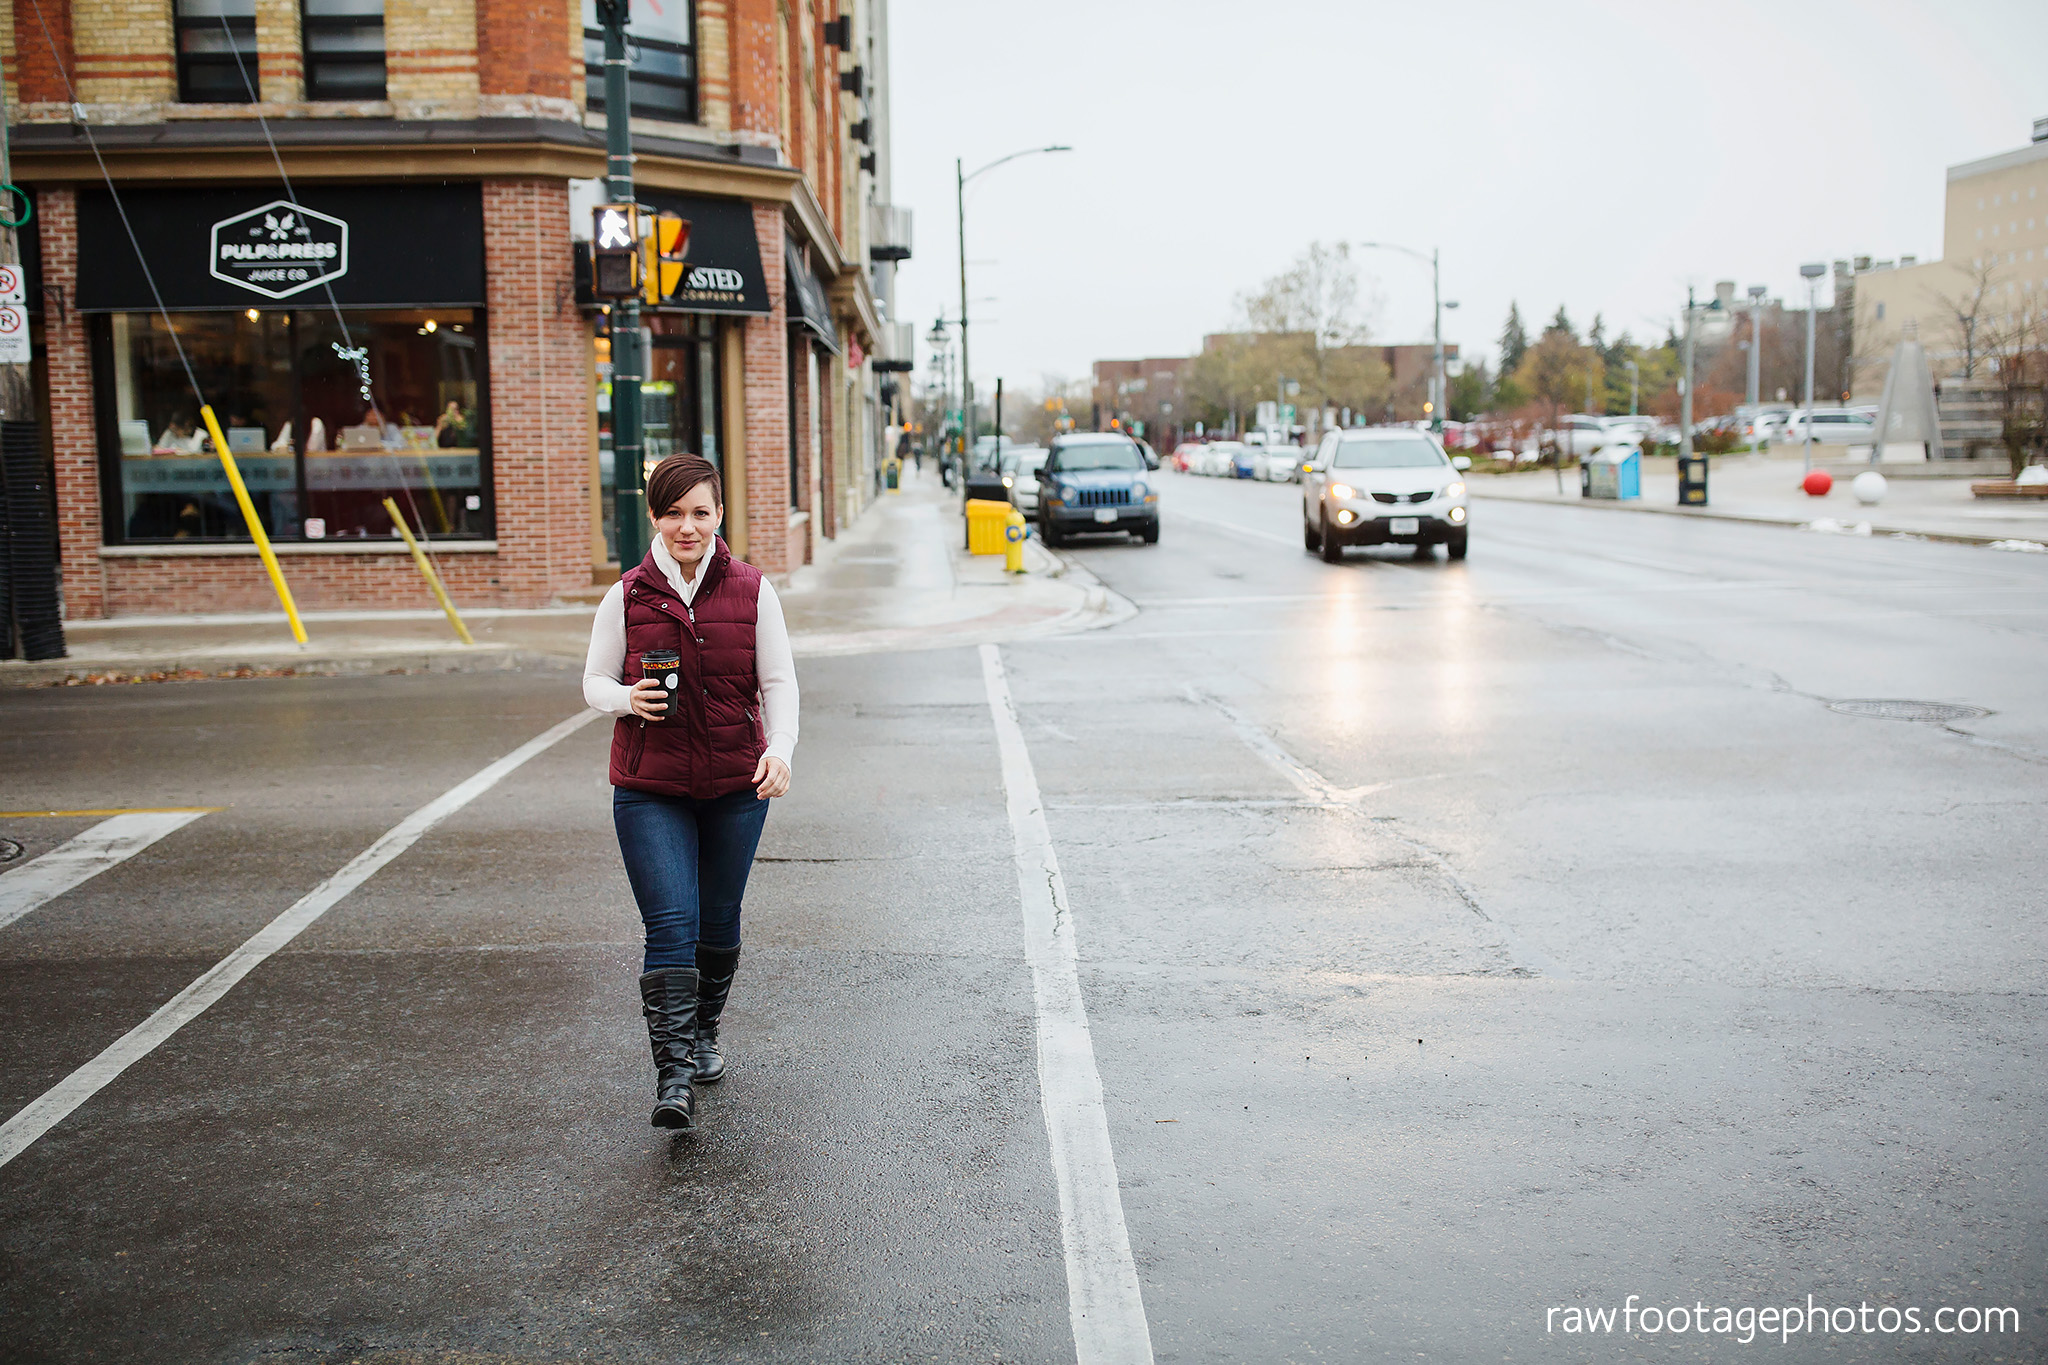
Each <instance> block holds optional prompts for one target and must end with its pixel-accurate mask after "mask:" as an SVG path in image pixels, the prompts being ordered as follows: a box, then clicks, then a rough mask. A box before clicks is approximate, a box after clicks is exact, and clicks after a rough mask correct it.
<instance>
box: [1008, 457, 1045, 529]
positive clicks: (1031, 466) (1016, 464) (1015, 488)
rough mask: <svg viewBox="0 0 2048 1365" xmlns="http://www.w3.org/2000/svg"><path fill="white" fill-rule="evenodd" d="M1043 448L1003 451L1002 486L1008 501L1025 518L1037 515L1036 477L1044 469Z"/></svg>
mask: <svg viewBox="0 0 2048 1365" xmlns="http://www.w3.org/2000/svg"><path fill="white" fill-rule="evenodd" d="M1045 457H1046V449H1045V447H1044V446H1009V447H1006V448H1005V449H1004V451H1003V486H1004V487H1005V488H1008V489H1009V490H1010V501H1011V502H1013V503H1015V504H1016V505H1017V510H1018V511H1020V512H1022V513H1023V514H1024V515H1025V516H1027V517H1033V516H1037V515H1038V475H1039V472H1040V471H1041V470H1043V469H1044V468H1045Z"/></svg>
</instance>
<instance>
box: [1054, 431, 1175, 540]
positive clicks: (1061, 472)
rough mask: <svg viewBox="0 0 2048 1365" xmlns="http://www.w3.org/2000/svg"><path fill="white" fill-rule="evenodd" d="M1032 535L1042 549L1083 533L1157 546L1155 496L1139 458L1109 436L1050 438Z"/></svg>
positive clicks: (1134, 449)
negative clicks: (1123, 536) (1126, 537)
mask: <svg viewBox="0 0 2048 1365" xmlns="http://www.w3.org/2000/svg"><path fill="white" fill-rule="evenodd" d="M1038 485H1039V498H1038V534H1039V536H1040V537H1041V538H1042V539H1043V540H1044V541H1045V543H1046V544H1047V545H1052V546H1057V545H1060V544H1063V543H1064V542H1065V541H1066V538H1067V537H1068V536H1070V535H1074V534H1076V533H1079V532H1085V531H1120V532H1124V533H1126V534H1132V535H1137V536H1140V537H1142V538H1143V539H1144V542H1145V543H1146V544H1147V545H1156V544H1158V543H1159V494H1158V492H1157V490H1156V489H1155V487H1154V482H1153V476H1152V472H1151V471H1150V470H1148V469H1147V468H1146V467H1145V456H1144V454H1143V452H1141V451H1140V450H1139V449H1138V446H1137V443H1136V442H1135V441H1133V440H1131V438H1130V437H1128V436H1122V435H1119V434H1117V433H1115V432H1109V431H1090V432H1076V433H1074V434H1073V435H1069V436H1056V437H1054V438H1053V443H1052V449H1051V450H1050V451H1049V452H1048V453H1047V455H1046V461H1045V467H1044V468H1043V469H1042V470H1040V471H1039V476H1038Z"/></svg>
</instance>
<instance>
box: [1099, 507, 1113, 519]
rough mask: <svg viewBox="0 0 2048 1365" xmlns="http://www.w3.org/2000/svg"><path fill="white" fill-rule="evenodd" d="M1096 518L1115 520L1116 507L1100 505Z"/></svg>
mask: <svg viewBox="0 0 2048 1365" xmlns="http://www.w3.org/2000/svg"><path fill="white" fill-rule="evenodd" d="M1095 519H1096V520H1097V521H1115V520H1116V509H1115V508H1114V507H1098V508H1096V509H1095Z"/></svg>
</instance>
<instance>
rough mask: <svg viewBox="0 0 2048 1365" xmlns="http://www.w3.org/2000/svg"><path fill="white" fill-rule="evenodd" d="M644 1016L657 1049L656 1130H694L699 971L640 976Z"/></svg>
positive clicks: (688, 969) (675, 970) (649, 1038)
mask: <svg viewBox="0 0 2048 1365" xmlns="http://www.w3.org/2000/svg"><path fill="white" fill-rule="evenodd" d="M640 1012H641V1013H642V1014H644V1015H645V1016H646V1017H647V1042H648V1045H649V1046H650V1047H652V1048H653V1050H654V1114H653V1117H652V1118H650V1119H649V1120H648V1122H650V1123H652V1124H653V1125H654V1126H655V1127H656V1128H694V1127H695V1126H696V1124H697V1097H696V1095H694V1094H693V1093H691V1090H690V1076H691V1073H692V1072H693V1071H694V1070H695V1069H696V1057H695V1051H696V1045H697V969H696V968H695V967H660V968H657V969H656V970H654V971H651V972H648V973H646V974H645V975H644V976H642V977H641V978H640Z"/></svg>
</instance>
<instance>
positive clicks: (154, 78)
mask: <svg viewBox="0 0 2048 1365" xmlns="http://www.w3.org/2000/svg"><path fill="white" fill-rule="evenodd" d="M34 16H35V11H34V10H33V9H31V10H30V11H29V17H30V20H31V22H33V20H34ZM71 32H72V44H73V47H74V50H75V53H76V55H75V58H74V60H75V62H76V67H75V70H76V73H77V74H76V80H77V82H78V98H79V100H80V101H81V102H83V103H85V104H136V103H150V102H153V101H159V100H175V99H176V98H177V97H178V69H177V62H176V60H175V59H174V58H173V56H172V43H171V7H170V4H169V3H168V0H161V2H160V3H157V4H148V5H139V4H135V3H132V0H72V5H71ZM35 36H38V37H40V36H41V30H40V29H37V30H36V31H35Z"/></svg>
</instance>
